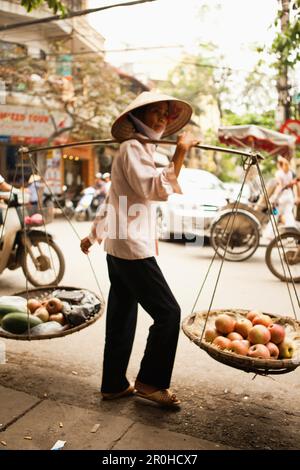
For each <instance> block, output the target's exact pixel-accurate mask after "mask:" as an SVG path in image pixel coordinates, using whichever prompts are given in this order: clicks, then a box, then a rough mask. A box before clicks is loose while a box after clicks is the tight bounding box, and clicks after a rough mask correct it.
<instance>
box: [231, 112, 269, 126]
mask: <svg viewBox="0 0 300 470" xmlns="http://www.w3.org/2000/svg"><path fill="white" fill-rule="evenodd" d="M274 119H275V115H274V111H273V110H271V111H265V112H263V113H262V114H256V113H246V114H243V115H238V114H235V113H233V112H232V111H231V110H230V109H225V110H224V114H223V125H224V126H243V125H247V124H255V125H256V126H263V127H267V128H268V129H274V126H275V121H274Z"/></svg>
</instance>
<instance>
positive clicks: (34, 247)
mask: <svg viewBox="0 0 300 470" xmlns="http://www.w3.org/2000/svg"><path fill="white" fill-rule="evenodd" d="M30 245H31V246H30V250H27V249H25V247H24V248H23V253H22V259H21V266H22V270H23V273H24V275H25V277H26V278H27V279H28V281H29V282H30V283H31V284H32V285H33V286H35V287H43V286H51V285H57V284H58V283H59V282H60V281H61V279H62V278H63V275H64V273H65V259H64V255H63V253H62V251H61V249H60V248H59V247H58V246H57V244H56V243H55V242H54V241H53V240H52V239H51V238H50V237H49V236H48V237H47V236H46V234H44V233H41V235H39V236H38V237H37V236H35V237H34V238H33V239H32V240H30Z"/></svg>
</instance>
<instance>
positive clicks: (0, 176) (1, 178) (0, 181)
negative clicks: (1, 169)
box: [0, 175, 5, 184]
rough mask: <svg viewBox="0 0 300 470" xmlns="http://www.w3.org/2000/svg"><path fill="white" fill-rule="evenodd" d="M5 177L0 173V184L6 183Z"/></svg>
mask: <svg viewBox="0 0 300 470" xmlns="http://www.w3.org/2000/svg"><path fill="white" fill-rule="evenodd" d="M4 181H5V179H4V178H3V176H2V175H0V184H2V183H4Z"/></svg>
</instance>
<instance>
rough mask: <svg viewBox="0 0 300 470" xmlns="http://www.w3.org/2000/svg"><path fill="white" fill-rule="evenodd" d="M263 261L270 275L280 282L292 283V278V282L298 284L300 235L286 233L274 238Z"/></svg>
mask: <svg viewBox="0 0 300 470" xmlns="http://www.w3.org/2000/svg"><path fill="white" fill-rule="evenodd" d="M281 244H282V246H281ZM282 247H283V249H282ZM278 250H279V251H278ZM283 250H284V251H283ZM284 254H285V256H284ZM265 261H266V264H267V266H268V268H269V270H270V271H271V273H272V274H274V276H276V277H277V278H278V279H280V280H281V281H285V282H292V278H293V281H294V282H300V233H297V232H295V231H287V232H285V233H283V234H281V235H280V236H279V237H277V238H274V240H272V241H271V242H270V243H269V245H268V246H267V249H266V256H265ZM288 267H289V269H290V272H291V276H290V274H289V271H288Z"/></svg>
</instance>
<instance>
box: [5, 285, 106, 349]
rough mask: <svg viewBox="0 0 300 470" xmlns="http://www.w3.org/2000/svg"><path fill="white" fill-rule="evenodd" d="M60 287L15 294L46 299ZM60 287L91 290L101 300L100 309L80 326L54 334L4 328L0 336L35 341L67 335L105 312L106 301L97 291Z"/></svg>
mask: <svg viewBox="0 0 300 470" xmlns="http://www.w3.org/2000/svg"><path fill="white" fill-rule="evenodd" d="M57 288H58V287H54V286H48V287H43V288H41V287H40V288H36V289H29V290H28V291H22V292H16V293H15V294H14V295H16V296H20V297H24V298H26V299H27V298H30V297H34V298H35V299H39V300H45V299H46V298H48V297H49V296H51V294H52V292H53V291H55V290H57ZM59 289H64V290H69V291H71V290H81V291H87V292H91V293H92V294H93V295H94V296H95V297H97V299H98V300H99V301H100V303H101V305H100V310H99V311H98V312H97V313H96V314H94V315H93V316H92V317H91V318H90V319H88V320H86V321H85V322H84V323H82V324H81V325H78V326H74V327H69V328H68V329H65V330H62V331H60V332H57V333H53V334H44V335H34V336H33V335H32V336H31V335H29V334H25V333H23V334H13V333H9V332H7V331H4V330H3V329H1V330H0V337H2V338H7V339H17V340H22V341H24V340H26V341H28V340H30V341H33V340H41V339H51V338H60V337H63V336H66V335H70V334H72V333H76V332H77V331H80V330H82V329H83V328H86V327H88V326H90V325H92V324H93V323H95V322H96V321H97V320H98V319H99V318H100V317H101V316H102V315H103V312H104V309H105V303H104V301H103V300H102V299H100V297H99V296H98V295H97V294H95V292H92V291H90V290H89V289H81V288H79V287H70V286H59Z"/></svg>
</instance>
